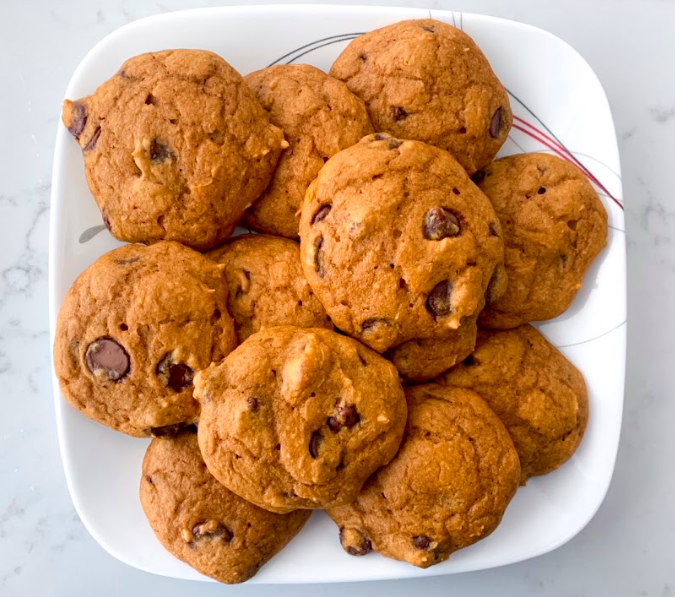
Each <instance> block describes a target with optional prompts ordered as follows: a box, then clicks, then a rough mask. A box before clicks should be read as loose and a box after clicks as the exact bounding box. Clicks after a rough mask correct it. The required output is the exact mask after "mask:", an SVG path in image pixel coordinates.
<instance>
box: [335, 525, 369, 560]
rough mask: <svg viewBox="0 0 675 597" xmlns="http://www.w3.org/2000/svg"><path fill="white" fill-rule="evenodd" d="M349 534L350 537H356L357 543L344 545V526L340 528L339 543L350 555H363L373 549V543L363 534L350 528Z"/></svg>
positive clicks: (345, 535) (345, 537) (345, 538)
mask: <svg viewBox="0 0 675 597" xmlns="http://www.w3.org/2000/svg"><path fill="white" fill-rule="evenodd" d="M349 536H350V538H352V539H357V540H358V544H356V545H354V544H352V545H345V541H346V540H347V533H346V532H345V529H344V528H341V529H340V543H341V544H342V547H343V548H344V549H345V550H346V551H347V553H348V554H349V555H350V556H365V555H366V554H369V553H370V552H371V551H373V544H372V543H371V542H370V539H367V538H366V537H364V536H363V533H361V532H359V531H355V530H350V532H349Z"/></svg>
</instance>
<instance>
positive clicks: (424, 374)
mask: <svg viewBox="0 0 675 597" xmlns="http://www.w3.org/2000/svg"><path fill="white" fill-rule="evenodd" d="M481 308H482V306H481ZM479 312H480V309H478V311H476V313H474V314H473V315H471V316H470V317H464V318H462V322H461V325H460V326H459V327H458V328H457V329H456V330H451V331H450V332H448V334H447V335H446V336H443V337H441V338H430V339H427V340H408V341H407V342H404V343H403V344H399V345H398V346H397V347H396V348H392V349H390V350H388V351H387V352H386V353H385V355H384V356H385V357H387V358H388V359H389V360H390V361H391V362H392V363H394V365H395V366H396V369H398V372H399V373H400V374H401V377H403V378H404V379H405V380H407V381H427V380H429V379H433V378H434V377H436V376H438V375H440V374H441V373H443V372H444V371H447V370H448V369H449V368H450V367H452V366H453V365H454V364H456V363H458V362H460V361H461V360H462V359H464V358H465V357H468V356H469V355H470V354H471V353H472V352H473V349H474V346H475V345H476V332H477V330H478V326H477V325H476V320H477V319H478V313H479Z"/></svg>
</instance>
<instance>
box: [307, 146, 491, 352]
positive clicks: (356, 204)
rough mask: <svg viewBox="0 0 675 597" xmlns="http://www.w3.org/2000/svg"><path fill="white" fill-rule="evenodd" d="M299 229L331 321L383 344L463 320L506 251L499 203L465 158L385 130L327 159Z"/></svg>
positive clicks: (311, 277)
mask: <svg viewBox="0 0 675 597" xmlns="http://www.w3.org/2000/svg"><path fill="white" fill-rule="evenodd" d="M300 234H301V243H300V252H301V257H302V266H303V269H304V271H305V277H306V278H307V281H308V282H309V284H310V286H311V287H312V290H313V291H314V293H315V294H316V296H317V298H318V299H319V300H320V301H321V304H322V305H323V306H324V307H325V309H326V312H327V313H328V314H329V315H330V316H331V319H332V320H333V323H334V324H335V325H336V326H337V327H338V328H339V329H341V330H343V331H344V332H346V333H348V334H349V335H351V336H354V337H355V338H358V339H359V340H361V341H362V342H363V343H364V344H366V345H368V346H370V347H371V348H373V349H374V350H376V351H378V352H384V351H386V350H387V349H389V348H392V347H394V346H398V345H399V344H402V343H403V342H406V341H408V340H412V339H425V338H438V337H443V336H446V335H447V334H448V333H449V332H451V331H452V330H456V329H457V328H458V327H459V326H460V323H461V321H462V318H463V317H466V316H470V315H472V314H473V313H474V312H475V311H476V309H477V308H478V306H479V304H481V302H482V301H483V300H484V295H485V292H486V290H487V289H488V284H489V283H490V280H491V279H492V277H493V274H494V273H495V270H496V269H497V268H498V266H499V265H501V263H502V261H503V250H504V248H503V244H502V240H501V238H500V235H501V228H500V225H499V220H498V219H497V216H496V215H495V212H494V209H493V208H492V206H491V205H490V202H489V201H488V199H487V198H486V197H485V196H484V195H483V194H482V193H481V192H480V191H479V190H478V188H477V187H476V186H475V185H474V184H473V183H472V182H471V180H470V179H469V177H468V176H467V174H466V172H465V171H464V170H463V168H462V167H461V166H460V165H459V164H458V163H457V161H456V160H455V159H454V158H453V157H452V156H451V155H450V154H449V153H448V152H446V151H443V150H442V149H438V148H437V147H433V146H431V145H427V144H425V143H420V142H419V141H402V140H399V139H395V138H394V137H391V136H390V135H387V134H386V133H377V134H375V135H370V136H368V137H365V138H364V139H363V140H361V141H360V142H359V143H357V144H356V145H354V146H352V147H350V148H348V149H345V150H343V151H341V152H340V153H338V154H336V155H335V156H333V157H332V158H331V159H330V160H329V161H328V163H327V164H326V165H325V166H324V167H323V168H322V169H321V172H320V173H319V176H318V177H317V178H316V180H315V181H314V182H312V184H311V185H310V187H309V189H308V191H307V195H306V197H305V203H304V206H303V211H302V218H301V221H300Z"/></svg>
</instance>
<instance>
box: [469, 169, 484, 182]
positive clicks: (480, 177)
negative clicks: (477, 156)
mask: <svg viewBox="0 0 675 597" xmlns="http://www.w3.org/2000/svg"><path fill="white" fill-rule="evenodd" d="M471 180H472V181H473V182H474V184H480V183H481V182H483V181H484V180H485V171H484V170H478V171H477V172H474V173H473V176H472V177H471Z"/></svg>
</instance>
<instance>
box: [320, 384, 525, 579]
mask: <svg viewBox="0 0 675 597" xmlns="http://www.w3.org/2000/svg"><path fill="white" fill-rule="evenodd" d="M405 393H406V398H407V400H408V412H409V415H408V423H407V425H406V432H405V435H404V437H403V442H402V443H401V448H400V450H399V453H398V455H397V456H396V458H394V460H392V461H391V462H390V463H389V464H388V465H387V466H385V467H383V468H381V469H380V470H378V471H377V473H376V474H375V475H373V476H372V477H371V478H370V479H368V481H367V482H366V484H365V485H364V487H363V491H362V492H361V493H360V494H359V496H358V497H357V498H356V500H355V501H354V502H353V503H351V504H348V505H345V506H340V507H337V508H331V509H330V510H328V514H329V516H330V517H331V518H332V519H333V520H334V521H335V523H336V524H337V525H338V527H339V529H340V541H341V543H342V547H343V548H344V550H345V551H346V552H347V553H349V554H350V555H355V556H360V555H365V554H367V553H368V552H369V551H371V550H375V551H378V552H380V553H381V554H382V555H384V556H387V557H389V558H394V559H396V560H403V561H405V562H408V563H410V564H413V565H414V566H419V567H421V568H427V567H428V566H432V565H434V564H438V563H439V562H442V561H444V560H447V559H448V557H449V555H450V554H451V553H452V552H454V551H457V550H458V549H462V548H463V547H467V546H468V545H471V544H472V543H475V542H476V541H478V540H480V539H482V538H484V537H486V536H487V535H489V534H490V533H491V532H492V531H493V530H494V529H495V528H496V527H497V525H498V524H499V523H500V521H501V519H502V515H503V514H504V511H505V510H506V507H507V506H508V504H509V502H510V501H511V498H512V497H513V495H514V493H515V492H516V489H517V488H518V481H519V479H520V465H519V463H518V454H517V453H516V451H515V449H514V447H513V442H512V441H511V438H510V437H509V434H508V433H507V431H506V429H505V428H504V425H502V423H501V421H500V420H499V419H498V418H497V416H496V415H495V414H494V413H493V412H492V411H491V410H490V408H489V407H488V406H487V404H485V402H484V401H483V400H482V399H481V398H480V397H479V396H478V395H477V394H476V393H474V392H472V391H471V390H467V389H463V388H447V387H443V386H440V385H437V384H427V385H420V386H414V387H410V388H406V392H405Z"/></svg>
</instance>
